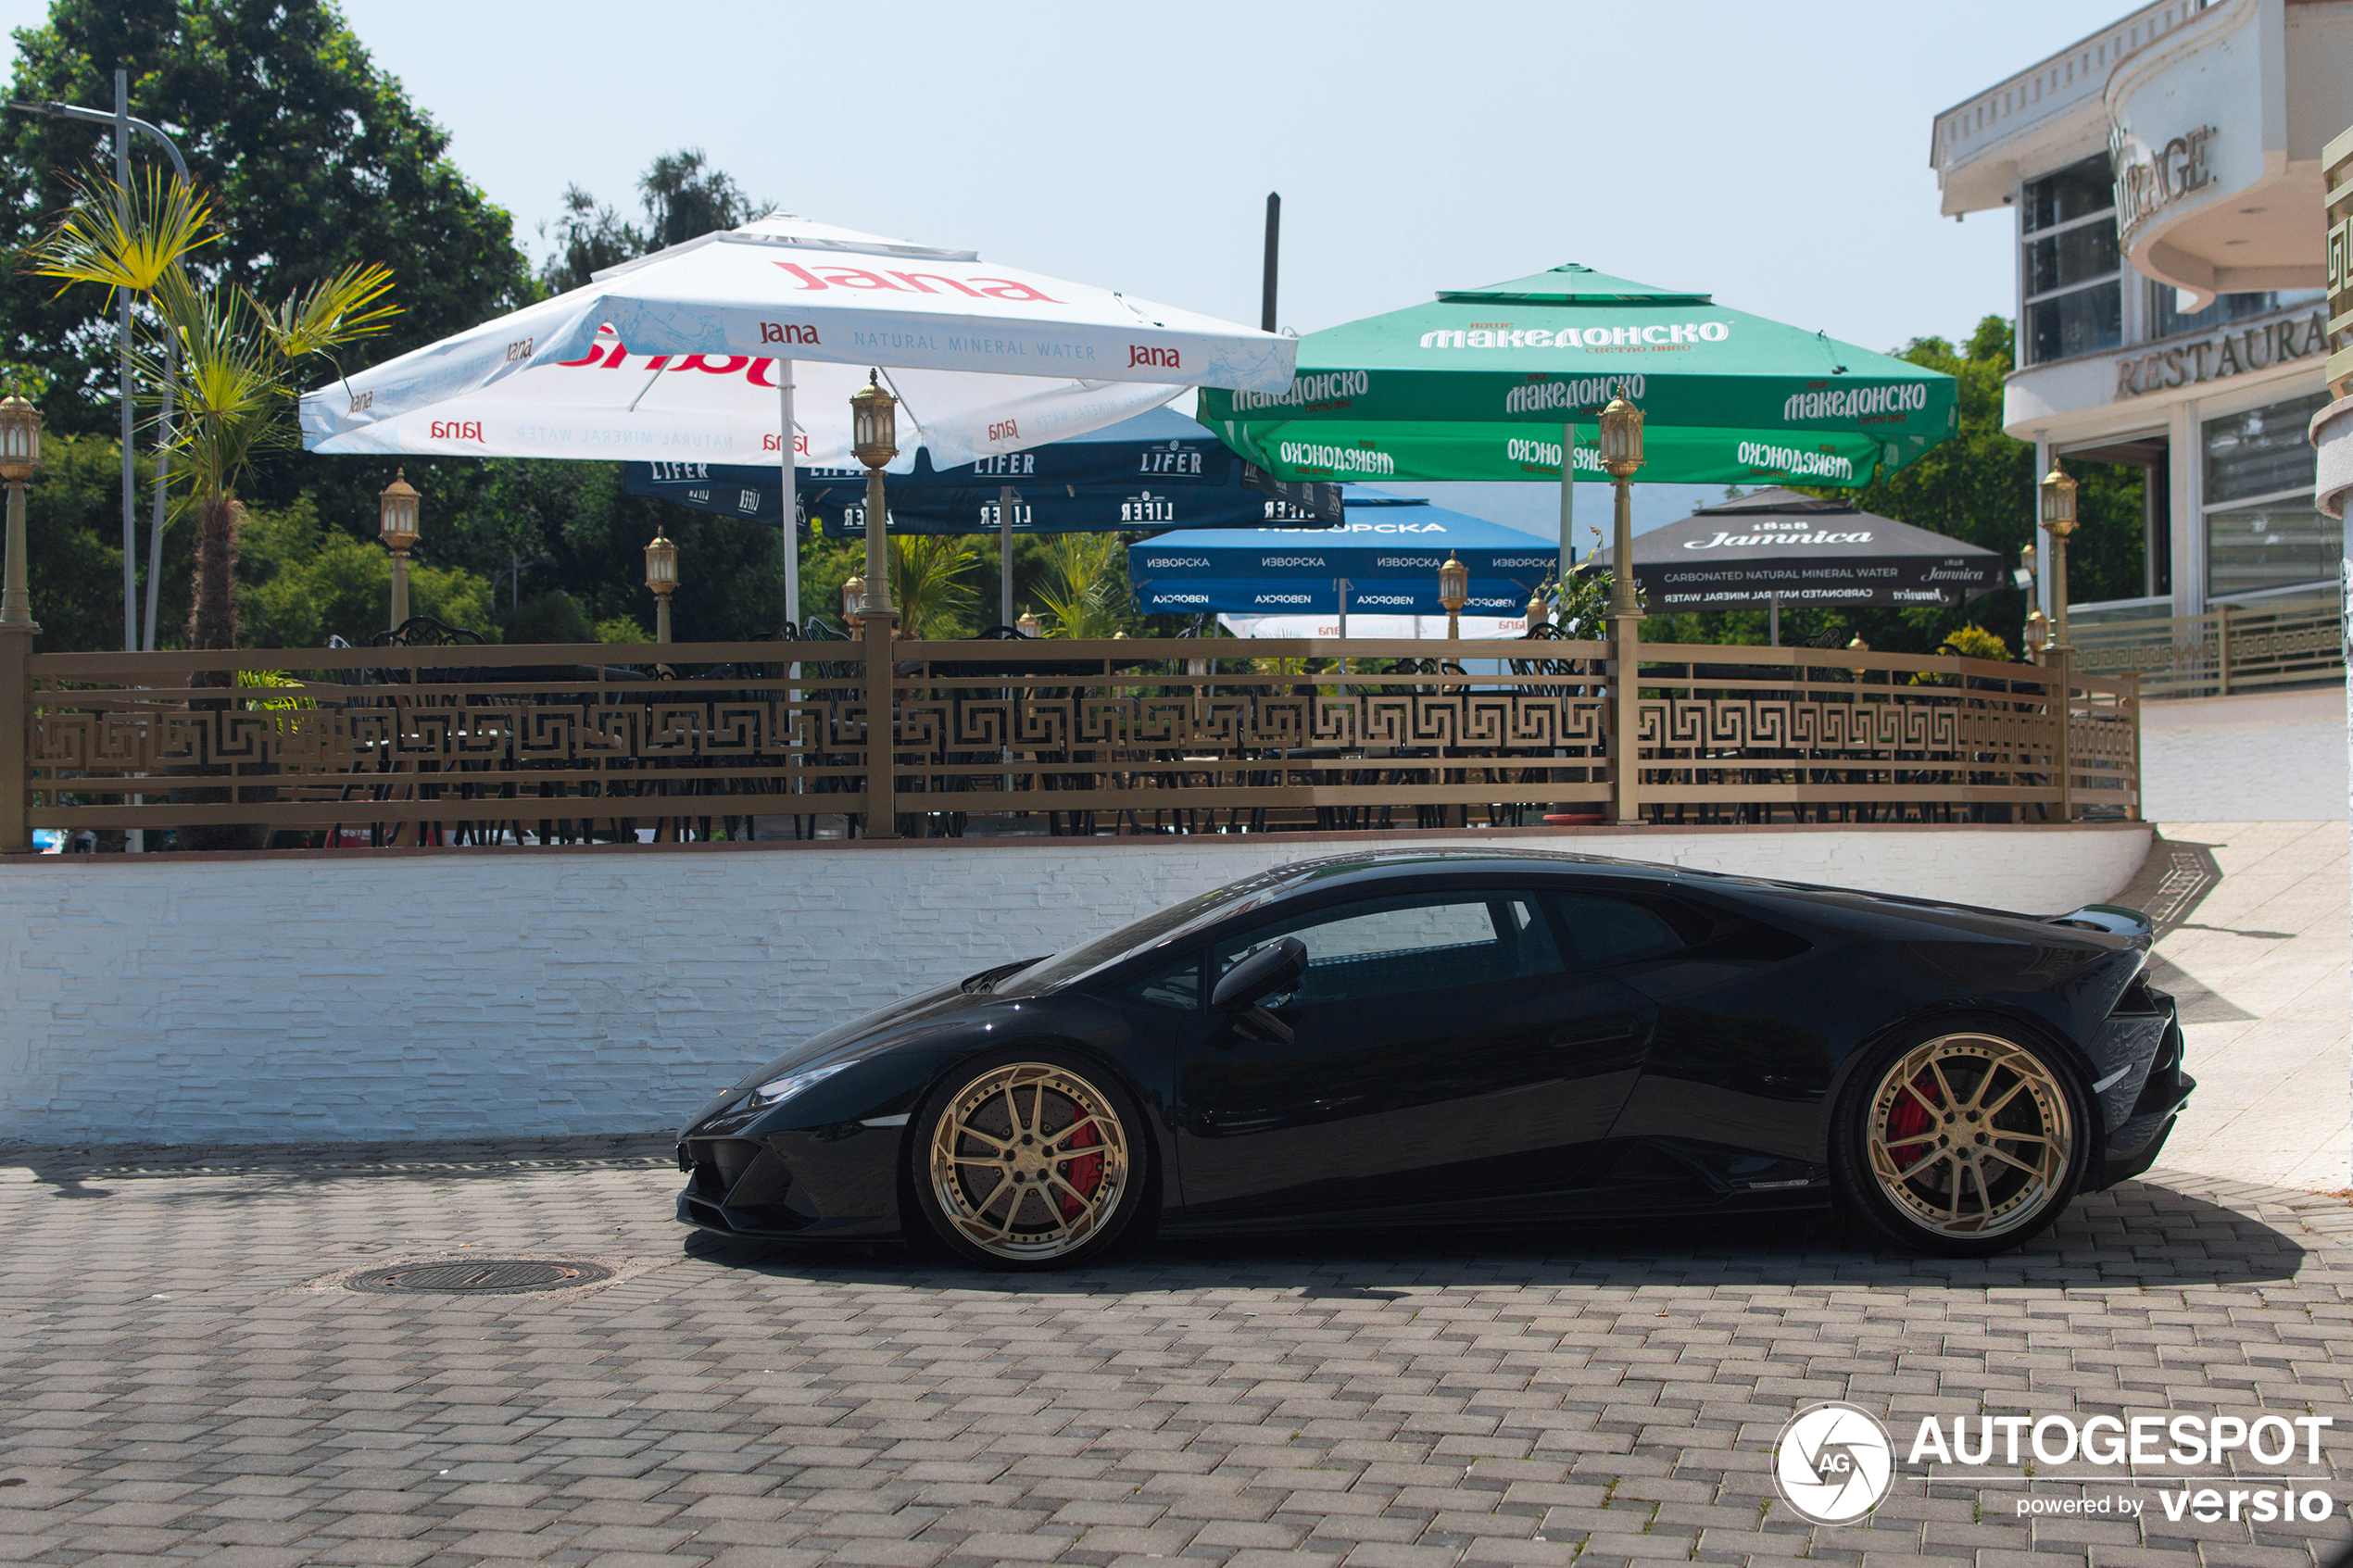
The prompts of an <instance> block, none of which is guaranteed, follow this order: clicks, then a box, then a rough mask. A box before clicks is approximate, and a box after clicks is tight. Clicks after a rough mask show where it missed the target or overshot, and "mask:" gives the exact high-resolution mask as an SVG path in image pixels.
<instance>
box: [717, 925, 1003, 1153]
mask: <svg viewBox="0 0 2353 1568" xmlns="http://www.w3.org/2000/svg"><path fill="white" fill-rule="evenodd" d="M1026 961H1034V960H1026ZM988 972H989V971H987V970H984V971H982V972H981V973H983V974H986V973H988ZM973 978H976V977H967V978H966V979H963V980H955V981H950V983H948V984H947V985H937V986H934V987H933V988H932V989H931V990H928V991H923V992H918V993H917V994H916V995H914V996H912V997H901V998H900V999H899V1000H898V1001H895V1002H886V1003H884V1004H883V1005H882V1006H881V1007H878V1008H876V1009H875V1010H873V1011H871V1012H866V1013H862V1014H860V1015H859V1016H858V1017H856V1018H853V1019H851V1020H849V1022H846V1023H837V1024H836V1025H834V1026H833V1027H832V1028H831V1029H828V1030H826V1031H824V1033H823V1034H820V1035H811V1036H810V1037H809V1038H808V1039H806V1040H803V1041H801V1042H799V1044H798V1045H793V1046H788V1047H786V1048H785V1049H784V1050H782V1051H779V1052H778V1053H776V1055H774V1056H773V1057H771V1058H770V1059H769V1060H766V1061H764V1062H762V1063H761V1065H759V1066H758V1067H755V1068H752V1069H751V1070H750V1071H749V1072H747V1073H744V1074H743V1075H742V1076H741V1077H739V1078H737V1079H736V1081H735V1083H733V1084H731V1085H728V1087H727V1088H726V1089H724V1091H722V1092H721V1093H720V1094H719V1095H718V1097H717V1098H713V1099H712V1100H711V1103H710V1104H708V1105H706V1106H704V1107H703V1108H702V1109H701V1110H698V1111H697V1112H696V1113H695V1115H694V1117H693V1118H692V1120H690V1121H689V1122H688V1123H687V1124H688V1125H689V1126H692V1125H694V1123H698V1122H701V1121H703V1120H705V1119H706V1118H708V1117H710V1116H711V1115H713V1114H714V1113H716V1112H717V1111H719V1110H722V1109H724V1107H725V1106H727V1105H728V1104H729V1103H730V1102H731V1101H733V1100H734V1099H736V1098H737V1097H738V1096H740V1095H741V1094H743V1093H744V1091H745V1090H747V1089H750V1088H753V1087H755V1086H757V1085H761V1084H765V1083H767V1082H768V1081H769V1080H771V1079H773V1078H782V1077H784V1076H786V1074H787V1073H805V1072H807V1071H808V1070H809V1069H810V1068H812V1067H821V1066H824V1065H825V1064H826V1063H828V1062H836V1061H854V1060H858V1059H860V1058H862V1057H866V1056H871V1055H873V1054H874V1053H875V1052H877V1051H880V1050H884V1049H887V1047H891V1046H895V1045H900V1044H903V1043H904V1042H906V1041H908V1040H912V1039H915V1038H918V1037H920V1036H922V1035H928V1034H931V1033H933V1032H934V1031H936V1030H938V1029H941V1028H946V1027H950V1026H953V1025H957V1024H961V1023H964V1022H969V1021H970V1020H971V1019H972V1018H973V1016H974V1015H975V1014H978V1013H981V1012H985V1011H988V1010H993V1009H996V1008H999V1007H1001V1006H1003V1005H1004V1003H1003V1001H1002V1000H1001V999H1000V998H999V997H994V996H992V995H990V994H989V993H988V991H987V990H972V991H968V990H966V989H965V986H966V985H970V984H971V982H972V979H973Z"/></svg>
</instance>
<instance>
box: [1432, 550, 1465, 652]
mask: <svg viewBox="0 0 2353 1568" xmlns="http://www.w3.org/2000/svg"><path fill="white" fill-rule="evenodd" d="M1438 602H1439V603H1440V604H1441V605H1444V606H1445V607H1446V634H1447V636H1449V637H1460V636H1461V635H1462V634H1463V606H1465V605H1466V604H1468V603H1469V602H1470V568H1469V567H1466V566H1465V565H1464V564H1463V563H1462V561H1461V560H1459V559H1458V558H1456V557H1455V555H1454V552H1453V551H1452V550H1449V551H1447V552H1446V564H1445V565H1444V566H1441V567H1440V568H1439V569H1438Z"/></svg>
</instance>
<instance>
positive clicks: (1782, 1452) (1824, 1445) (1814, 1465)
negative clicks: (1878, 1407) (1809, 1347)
mask: <svg viewBox="0 0 2353 1568" xmlns="http://www.w3.org/2000/svg"><path fill="white" fill-rule="evenodd" d="M1894 1473H1895V1449H1894V1444H1893V1443H1891V1442H1890V1441H1889V1440H1888V1436H1887V1428H1886V1427H1884V1426H1881V1424H1879V1418H1878V1417H1877V1416H1874V1415H1872V1414H1871V1413H1870V1412H1869V1411H1866V1410H1862V1409H1859V1408H1857V1407H1856V1406H1854V1405H1849V1404H1843V1403H1841V1402H1839V1401H1838V1400H1835V1399H1832V1400H1829V1401H1827V1402H1825V1403H1822V1404H1818V1405H1808V1406H1806V1408H1805V1409H1804V1410H1802V1411H1798V1412H1797V1413H1796V1414H1795V1415H1793V1416H1792V1417H1790V1420H1789V1424H1788V1425H1786V1426H1784V1427H1782V1428H1781V1436H1780V1440H1779V1441H1778V1442H1777V1443H1776V1444H1775V1445H1774V1448H1773V1485H1774V1486H1775V1487H1776V1488H1777V1489H1778V1490H1779V1491H1780V1494H1781V1500H1782V1501H1783V1502H1785V1503H1787V1504H1789V1506H1790V1507H1791V1509H1792V1510H1793V1511H1794V1512H1796V1514H1797V1515H1798V1517H1799V1518H1801V1519H1804V1520H1805V1521H1806V1523H1807V1524H1855V1523H1856V1522H1857V1521H1859V1520H1861V1519H1863V1518H1865V1517H1867V1516H1868V1515H1869V1513H1870V1512H1871V1510H1873V1509H1875V1508H1877V1507H1878V1506H1879V1505H1880V1501H1881V1499H1883V1498H1885V1497H1886V1496H1887V1484H1888V1482H1889V1481H1890V1480H1891V1479H1893V1478H1894Z"/></svg>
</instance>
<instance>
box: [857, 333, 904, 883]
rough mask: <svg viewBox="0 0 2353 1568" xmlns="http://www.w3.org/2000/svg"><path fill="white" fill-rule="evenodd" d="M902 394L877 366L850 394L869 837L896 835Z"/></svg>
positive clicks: (867, 828) (897, 834) (897, 818)
mask: <svg viewBox="0 0 2353 1568" xmlns="http://www.w3.org/2000/svg"><path fill="white" fill-rule="evenodd" d="M898 413H899V400H898V399H897V398H895V397H893V396H892V395H890V394H889V393H887V392H885V391H884V390H883V389H882V377H881V375H880V373H879V372H877V371H873V370H869V371H868V372H867V373H866V389H865V390H864V391H863V392H861V393H858V394H857V395H854V396H852V397H851V398H850V400H849V430H850V441H849V449H850V452H851V453H852V454H853V455H854V456H855V457H856V458H857V459H858V461H859V462H860V463H862V464H863V465H864V467H865V470H866V583H865V594H864V596H863V602H862V605H861V607H860V613H859V621H860V626H859V630H860V632H861V633H863V635H864V639H865V644H866V836H867V837H868V838H897V837H898V836H899V803H898V797H897V793H896V792H897V787H898V782H899V781H898V778H897V776H896V774H895V772H894V769H895V766H896V764H897V763H898V760H899V757H898V747H897V741H898V738H899V736H898V715H897V704H896V702H895V700H894V696H895V694H894V693H893V692H892V690H891V662H892V661H891V646H890V645H891V631H892V629H893V628H894V627H895V626H896V625H897V624H898V621H899V612H898V610H897V609H896V608H893V607H892V605H891V602H890V541H889V540H888V538H887V537H886V536H885V534H884V533H883V519H884V517H885V515H886V513H885V511H884V496H883V465H884V464H886V463H887V462H889V461H890V460H891V458H895V457H897V456H898V455H899V420H898Z"/></svg>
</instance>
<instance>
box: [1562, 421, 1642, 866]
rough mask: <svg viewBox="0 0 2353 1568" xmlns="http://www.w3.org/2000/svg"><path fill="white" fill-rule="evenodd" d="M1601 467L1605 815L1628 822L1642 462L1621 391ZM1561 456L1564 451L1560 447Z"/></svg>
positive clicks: (1634, 813)
mask: <svg viewBox="0 0 2353 1568" xmlns="http://www.w3.org/2000/svg"><path fill="white" fill-rule="evenodd" d="M1600 446H1601V457H1602V468H1603V469H1604V470H1605V471H1606V472H1607V473H1608V474H1609V477H1610V482H1611V484H1612V486H1613V488H1615V489H1616V491H1617V534H1616V538H1615V539H1614V540H1613V542H1612V544H1611V546H1610V581H1609V628H1610V631H1609V635H1610V646H1611V650H1612V651H1613V652H1614V653H1615V654H1616V655H1617V659H1616V660H1615V661H1614V662H1615V664H1616V666H1617V668H1616V669H1615V670H1614V671H1612V673H1611V675H1610V682H1609V779H1610V783H1609V818H1610V821H1611V822H1623V823H1627V824H1629V825H1630V824H1633V823H1636V822H1641V821H1642V797H1641V794H1640V785H1641V783H1642V759H1641V757H1640V756H1639V755H1638V754H1639V752H1640V750H1641V743H1640V742H1639V741H1638V740H1637V739H1636V735H1637V733H1638V732H1639V730H1640V728H1641V725H1640V722H1639V718H1640V716H1639V715H1638V714H1637V712H1636V710H1635V696H1636V694H1637V681H1638V679H1639V677H1640V672H1641V670H1642V650H1641V648H1640V646H1638V642H1637V639H1639V638H1640V637H1641V636H1642V601H1641V600H1639V599H1637V598H1636V597H1635V596H1634V498H1633V492H1632V489H1631V486H1632V483H1633V479H1634V475H1635V473H1636V472H1637V471H1638V470H1640V469H1641V468H1642V409H1640V408H1636V407H1635V406H1634V405H1633V404H1632V403H1631V402H1629V400H1628V399H1627V398H1626V396H1625V395H1624V394H1622V393H1621V394H1619V395H1617V396H1616V397H1613V398H1611V399H1610V400H1609V407H1608V408H1604V409H1603V410H1602V418H1601V437H1600ZM1561 456H1562V457H1564V458H1567V456H1568V453H1567V452H1566V451H1564V452H1563V453H1562V454H1561Z"/></svg>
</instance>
